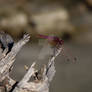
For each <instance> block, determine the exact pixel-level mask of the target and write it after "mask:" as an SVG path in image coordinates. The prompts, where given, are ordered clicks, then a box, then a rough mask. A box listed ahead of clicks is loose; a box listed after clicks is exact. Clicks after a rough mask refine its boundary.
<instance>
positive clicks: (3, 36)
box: [0, 31, 14, 54]
mask: <svg viewBox="0 0 92 92" xmlns="http://www.w3.org/2000/svg"><path fill="white" fill-rule="evenodd" d="M0 45H1V48H2V50H3V51H4V50H5V49H6V48H7V49H8V51H7V53H6V54H8V53H9V52H10V51H11V49H12V47H13V45H14V41H13V38H12V37H11V36H10V35H9V34H7V33H5V32H4V31H0Z"/></svg>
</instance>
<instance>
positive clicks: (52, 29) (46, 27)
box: [33, 8, 74, 35]
mask: <svg viewBox="0 0 92 92" xmlns="http://www.w3.org/2000/svg"><path fill="white" fill-rule="evenodd" d="M33 19H34V21H35V22H36V24H37V30H38V33H42V34H51V33H52V34H61V35H62V33H63V32H69V33H71V32H73V29H74V27H73V25H72V24H71V23H70V22H69V14H68V12H67V10H65V9H63V8H61V9H56V10H52V11H50V10H48V11H44V12H42V13H40V14H36V15H34V16H33Z"/></svg>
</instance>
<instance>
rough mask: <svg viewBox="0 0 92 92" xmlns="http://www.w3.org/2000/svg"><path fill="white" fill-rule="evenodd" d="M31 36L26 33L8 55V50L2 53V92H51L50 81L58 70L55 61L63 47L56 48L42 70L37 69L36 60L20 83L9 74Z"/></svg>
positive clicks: (0, 89)
mask: <svg viewBox="0 0 92 92" xmlns="http://www.w3.org/2000/svg"><path fill="white" fill-rule="evenodd" d="M29 38H30V36H29V35H28V34H27V35H24V37H23V39H21V40H20V41H19V42H17V43H16V44H15V45H14V46H13V48H12V50H11V52H10V53H9V54H8V55H6V51H5V52H4V53H2V56H3V58H2V59H1V60H0V92H49V85H50V82H51V80H52V79H53V77H54V75H55V72H56V70H55V66H54V64H55V62H54V61H55V58H56V57H57V56H58V55H59V54H60V52H61V50H62V47H60V48H58V49H56V52H55V53H54V55H53V57H51V59H50V60H49V62H48V65H47V66H46V65H44V67H42V68H41V69H40V70H36V69H35V64H36V63H35V62H34V63H33V64H32V65H31V67H30V68H29V69H28V71H27V73H26V74H25V76H24V77H23V79H22V80H21V81H19V82H18V83H17V82H16V81H14V80H13V79H12V78H10V76H9V73H10V71H11V70H12V65H13V63H14V61H15V57H16V55H17V53H18V52H19V50H20V49H21V47H22V46H23V45H24V44H26V42H28V41H29Z"/></svg>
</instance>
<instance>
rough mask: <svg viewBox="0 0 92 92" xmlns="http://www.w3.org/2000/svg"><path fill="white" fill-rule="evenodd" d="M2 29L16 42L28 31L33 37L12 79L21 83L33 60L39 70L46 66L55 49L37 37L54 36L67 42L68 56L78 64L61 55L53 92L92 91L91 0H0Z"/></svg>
mask: <svg viewBox="0 0 92 92" xmlns="http://www.w3.org/2000/svg"><path fill="white" fill-rule="evenodd" d="M0 29H1V30H4V31H6V32H8V33H9V34H11V36H12V37H13V38H14V40H15V41H17V40H19V39H20V38H21V37H22V35H23V34H24V33H25V32H27V33H29V34H30V35H31V39H30V43H28V44H27V45H25V46H24V47H23V49H22V50H21V51H20V52H19V54H18V56H17V59H16V62H15V64H14V69H13V71H12V73H11V76H12V78H13V79H16V80H21V79H22V77H23V76H24V74H25V73H26V71H25V69H24V65H28V66H30V65H31V64H32V62H33V61H37V64H38V68H39V66H42V65H43V64H44V63H46V64H47V62H48V60H49V58H50V55H51V54H52V49H51V47H50V46H49V43H48V42H47V41H46V40H42V39H38V38H37V37H36V36H37V34H44V35H55V36H58V37H60V38H62V39H63V40H64V49H65V55H68V57H71V56H72V57H77V61H76V62H75V63H73V62H72V58H71V59H70V61H67V60H66V58H65V57H64V56H62V55H59V57H58V58H57V59H56V70H57V72H56V75H55V77H54V80H53V81H52V83H51V86H50V92H91V91H92V70H91V69H92V0H0ZM67 49H68V50H67ZM70 53H71V54H72V55H71V54H70Z"/></svg>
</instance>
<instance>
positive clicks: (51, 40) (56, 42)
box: [38, 34, 64, 47]
mask: <svg viewBox="0 0 92 92" xmlns="http://www.w3.org/2000/svg"><path fill="white" fill-rule="evenodd" d="M38 37H39V38H42V39H47V40H48V42H49V43H50V44H51V46H53V47H58V46H61V45H63V43H64V41H63V40H62V39H60V38H58V37H57V36H46V35H41V34H38Z"/></svg>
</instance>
